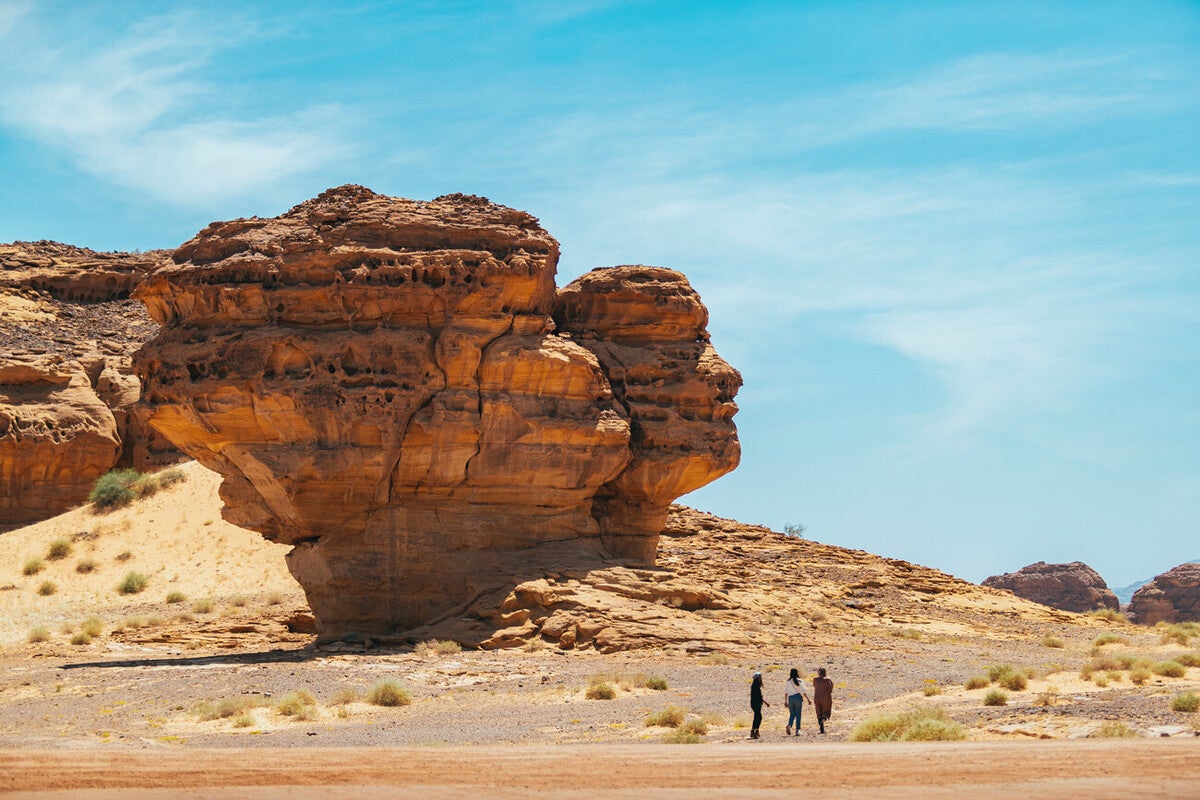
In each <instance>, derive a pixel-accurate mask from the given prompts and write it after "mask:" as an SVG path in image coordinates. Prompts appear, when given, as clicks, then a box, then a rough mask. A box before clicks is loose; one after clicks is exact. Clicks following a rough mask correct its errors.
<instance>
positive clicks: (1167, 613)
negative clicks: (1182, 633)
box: [1129, 561, 1200, 625]
mask: <svg viewBox="0 0 1200 800" xmlns="http://www.w3.org/2000/svg"><path fill="white" fill-rule="evenodd" d="M1129 613H1130V615H1131V616H1132V617H1133V619H1134V621H1135V622H1140V623H1142V624H1143V625H1153V624H1155V623H1158V622H1200V563H1197V562H1194V561H1190V562H1188V563H1186V564H1180V565H1179V566H1177V567H1174V568H1173V569H1169V570H1167V571H1166V572H1164V573H1163V574H1161V575H1157V576H1155V578H1154V580H1152V581H1150V582H1149V583H1147V584H1146V585H1145V586H1142V587H1141V588H1140V589H1138V590H1137V591H1136V592H1134V593H1133V597H1132V598H1131V599H1130V601H1129Z"/></svg>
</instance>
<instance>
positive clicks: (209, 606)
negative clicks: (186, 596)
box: [192, 597, 213, 614]
mask: <svg viewBox="0 0 1200 800" xmlns="http://www.w3.org/2000/svg"><path fill="white" fill-rule="evenodd" d="M212 610H213V601H212V598H211V597H201V598H200V599H199V600H197V601H196V602H194V603H192V611H195V612H196V613H197V614H211V613H212Z"/></svg>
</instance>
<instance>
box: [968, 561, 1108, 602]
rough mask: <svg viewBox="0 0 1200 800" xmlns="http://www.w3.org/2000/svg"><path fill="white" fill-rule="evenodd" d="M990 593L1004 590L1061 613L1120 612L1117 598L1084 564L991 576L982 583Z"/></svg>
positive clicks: (1034, 566) (1035, 566) (1041, 566)
mask: <svg viewBox="0 0 1200 800" xmlns="http://www.w3.org/2000/svg"><path fill="white" fill-rule="evenodd" d="M983 585H984V586H990V587H992V588H994V589H1007V590H1008V591H1010V592H1012V593H1013V594H1015V595H1016V596H1017V597H1023V598H1025V599H1026V600H1032V601H1033V602H1035V603H1041V604H1042V605H1045V606H1050V607H1051V608H1060V609H1062V610H1063V611H1076V612H1083V611H1092V610H1094V609H1097V608H1108V609H1112V610H1113V611H1118V610H1120V608H1121V604H1120V602H1119V601H1118V600H1117V596H1116V595H1115V594H1113V593H1112V591H1111V590H1110V589H1109V588H1108V584H1106V583H1105V582H1104V579H1103V578H1101V577H1100V575H1099V574H1098V573H1097V572H1096V571H1095V570H1094V569H1092V568H1091V567H1089V566H1088V565H1087V564H1084V563H1082V562H1079V561H1073V562H1071V563H1070V564H1047V563H1046V562H1045V561H1039V562H1037V563H1036V564H1030V565H1029V566H1027V567H1022V568H1021V569H1019V570H1017V571H1016V572H1009V573H1007V574H1005V575H993V576H992V577H990V578H988V579H987V580H985V581H984V582H983Z"/></svg>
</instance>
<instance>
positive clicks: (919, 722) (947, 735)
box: [850, 708, 966, 742]
mask: <svg viewBox="0 0 1200 800" xmlns="http://www.w3.org/2000/svg"><path fill="white" fill-rule="evenodd" d="M963 738H966V732H965V731H964V730H963V726H962V725H961V724H959V723H957V722H955V721H953V720H951V719H949V718H948V717H947V716H946V712H945V711H943V710H942V709H940V708H913V709H910V710H908V711H903V712H900V713H898V714H883V715H880V716H878V717H870V718H868V719H865V720H863V721H862V722H860V723H859V724H858V725H855V726H854V728H853V730H851V731H850V740H851V741H853V742H933V741H956V740H958V739H963Z"/></svg>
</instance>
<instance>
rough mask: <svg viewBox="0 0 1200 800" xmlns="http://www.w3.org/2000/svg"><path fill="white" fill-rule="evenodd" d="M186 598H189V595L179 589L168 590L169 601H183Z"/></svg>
mask: <svg viewBox="0 0 1200 800" xmlns="http://www.w3.org/2000/svg"><path fill="white" fill-rule="evenodd" d="M184 600H187V595H186V594H184V593H183V592H181V591H179V590H178V589H173V590H172V591H169V592H167V602H168V603H182V602H183V601H184Z"/></svg>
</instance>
